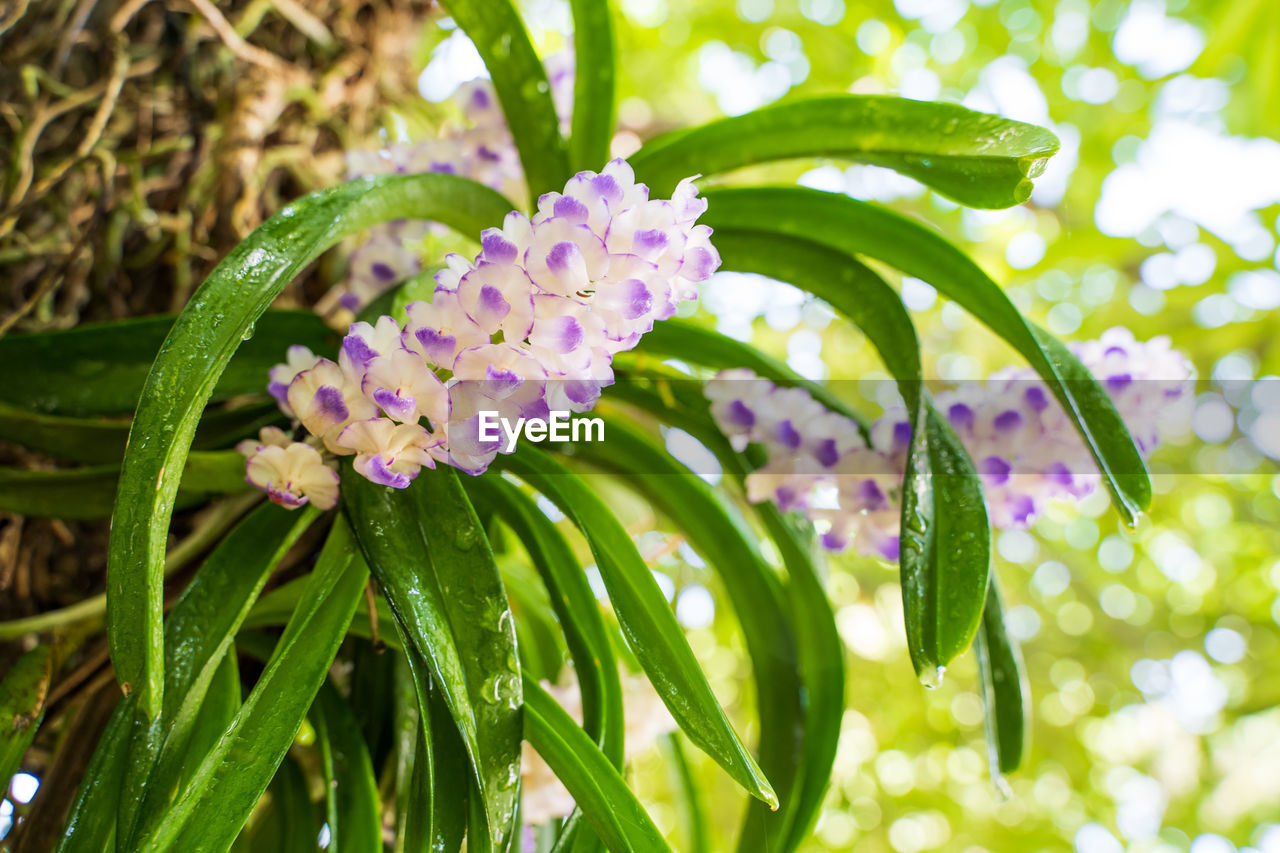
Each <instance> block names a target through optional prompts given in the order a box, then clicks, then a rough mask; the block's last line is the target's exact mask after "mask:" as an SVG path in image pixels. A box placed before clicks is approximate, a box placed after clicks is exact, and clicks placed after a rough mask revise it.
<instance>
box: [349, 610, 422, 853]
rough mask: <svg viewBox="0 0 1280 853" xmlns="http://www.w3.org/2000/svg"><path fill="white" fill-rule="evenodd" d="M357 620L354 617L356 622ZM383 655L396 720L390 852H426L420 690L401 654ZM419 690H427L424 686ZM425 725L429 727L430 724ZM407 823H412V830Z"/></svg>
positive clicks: (396, 627) (399, 632)
mask: <svg viewBox="0 0 1280 853" xmlns="http://www.w3.org/2000/svg"><path fill="white" fill-rule="evenodd" d="M359 618H360V617H359V615H358V614H357V616H356V620H357V621H358V620H359ZM393 624H395V631H396V634H397V635H399V634H401V633H402V629H401V628H400V626H399V624H398V623H393ZM404 645H408V643H405V644H404ZM410 648H412V647H410ZM386 656H387V657H391V658H392V661H393V664H394V669H393V671H392V672H393V681H392V683H391V690H390V691H389V693H390V695H391V710H392V712H393V714H394V720H395V746H394V759H395V764H394V768H395V801H394V802H395V806H396V822H395V827H396V840H395V844H394V846H393V847H392V853H404V851H405V850H411V851H412V850H422V849H425V848H426V847H428V846H429V845H430V843H431V841H430V839H431V805H432V804H431V799H432V798H431V767H430V765H429V764H428V762H430V761H431V755H430V753H429V752H428V751H427V749H428V746H427V745H426V744H425V743H424V740H425V738H426V735H425V733H424V732H423V731H422V727H423V725H424V723H423V719H422V712H421V711H420V710H419V709H418V690H419V687H418V685H417V683H416V682H415V681H414V677H413V673H412V672H411V671H410V669H409V661H408V659H407V658H406V656H405V655H402V654H397V655H386ZM422 689H426V685H423V686H422ZM382 704H385V703H382ZM426 725H430V722H429V721H428V722H427V723H426ZM420 775H421V777H422V780H423V781H422V782H421V784H418V783H417V781H416V780H417V778H418V777H419V776H420ZM410 823H412V824H413V826H412V827H410ZM424 826H425V829H423V827H424ZM410 832H412V834H413V842H414V843H413V845H412V846H410V845H409V844H407V843H406V842H407V841H408V840H409V839H408V838H407V835H408V834H409V833H410Z"/></svg>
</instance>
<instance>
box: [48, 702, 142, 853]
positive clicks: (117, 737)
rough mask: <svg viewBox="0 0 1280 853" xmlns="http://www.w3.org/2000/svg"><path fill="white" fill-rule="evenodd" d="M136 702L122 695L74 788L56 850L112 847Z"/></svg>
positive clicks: (77, 852)
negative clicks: (73, 794)
mask: <svg viewBox="0 0 1280 853" xmlns="http://www.w3.org/2000/svg"><path fill="white" fill-rule="evenodd" d="M137 704H138V703H137V698H136V697H133V696H130V697H127V698H125V699H124V700H122V701H121V702H120V704H119V705H117V706H116V710H115V711H114V712H113V713H112V715H111V719H109V720H108V721H107V727H106V728H105V729H103V732H102V736H101V737H99V738H98V746H97V748H95V749H94V751H93V757H92V758H90V759H89V766H88V767H86V768H85V771H84V776H83V778H82V779H81V780H80V787H79V788H78V789H77V790H76V798H75V800H74V801H73V802H72V804H71V813H70V814H69V815H68V816H67V825H66V828H65V829H64V830H63V833H62V840H61V841H60V842H59V843H58V853H103V851H106V850H111V849H112V847H113V844H112V838H113V837H114V834H115V827H116V806H117V804H118V803H119V800H120V789H121V787H122V784H121V783H122V782H123V781H124V771H125V767H126V766H127V765H128V763H129V736H130V732H131V731H132V725H133V718H134V716H135V715H136V714H137Z"/></svg>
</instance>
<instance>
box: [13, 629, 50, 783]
mask: <svg viewBox="0 0 1280 853" xmlns="http://www.w3.org/2000/svg"><path fill="white" fill-rule="evenodd" d="M52 678H53V647H52V646H36V647H35V648H34V649H32V650H31V651H29V652H27V653H26V654H24V655H23V656H22V657H20V658H18V659H17V660H16V661H15V662H14V664H13V666H11V667H9V671H8V672H6V673H5V675H4V680H3V681H0V782H2V783H3V785H0V790H5V791H7V790H9V779H10V778H12V776H13V774H14V773H16V772H17V771H18V767H19V766H20V765H21V763H22V756H24V755H26V752H27V747H29V746H31V741H32V739H33V738H34V737H35V736H36V730H37V729H38V728H40V721H41V720H43V719H44V702H45V697H47V696H48V695H49V682H50V681H51V680H52Z"/></svg>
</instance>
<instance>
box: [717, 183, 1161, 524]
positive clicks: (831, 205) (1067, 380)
mask: <svg viewBox="0 0 1280 853" xmlns="http://www.w3.org/2000/svg"><path fill="white" fill-rule="evenodd" d="M706 195H707V200H708V201H709V202H710V209H709V210H708V212H707V214H706V215H705V217H704V220H703V221H704V222H706V223H707V224H709V225H711V226H713V227H716V228H729V229H732V228H739V229H747V230H759V228H760V226H759V223H761V222H768V223H769V230H771V231H774V232H777V233H780V234H786V235H789V236H792V237H798V238H800V239H805V240H811V241H813V242H815V243H821V244H823V245H826V246H830V247H832V248H834V249H837V250H839V251H842V252H847V253H853V254H859V255H866V256H868V257H872V258H875V259H877V260H880V261H883V262H885V263H887V264H889V265H890V266H893V267H896V268H897V269H899V270H901V271H902V272H904V273H907V274H908V275H912V276H915V277H917V278H921V279H923V280H925V281H927V282H929V283H930V284H932V285H933V286H934V287H936V288H937V289H938V291H939V292H940V293H942V294H943V295H944V296H946V297H947V298H949V299H952V300H954V301H955V302H956V303H957V304H959V305H960V306H962V307H963V308H965V310H967V311H968V312H969V313H971V314H973V316H975V317H976V318H978V319H979V320H980V321H982V322H983V323H984V324H986V325H987V326H988V327H989V328H990V329H991V330H992V331H994V332H995V333H996V334H998V335H999V336H1000V337H1001V338H1003V339H1004V340H1006V341H1007V342H1008V343H1009V344H1010V345H1011V346H1013V348H1014V349H1016V350H1017V351H1018V352H1019V353H1020V354H1021V355H1022V357H1023V358H1025V359H1026V360H1027V361H1028V363H1029V364H1030V365H1031V367H1032V368H1034V369H1035V371H1036V373H1038V374H1040V377H1041V378H1042V379H1043V380H1044V381H1045V384H1046V385H1047V386H1048V387H1049V390H1050V391H1052V392H1053V395H1054V396H1055V397H1057V399H1058V402H1059V403H1061V404H1062V407H1063V409H1064V410H1065V411H1066V413H1067V415H1068V417H1070V418H1071V420H1072V422H1073V423H1074V424H1075V427H1076V430H1077V431H1078V432H1079V434H1080V437H1081V438H1082V439H1084V443H1085V445H1086V446H1087V447H1088V448H1089V452H1090V453H1091V454H1092V455H1093V458H1094V460H1095V461H1096V462H1097V464H1098V469H1099V470H1100V471H1101V472H1102V477H1103V481H1104V482H1105V483H1106V484H1107V488H1108V489H1109V490H1110V492H1111V496H1112V502H1113V503H1114V504H1115V507H1116V509H1117V511H1118V512H1119V513H1120V516H1121V518H1122V519H1123V520H1124V522H1125V523H1126V524H1130V525H1132V524H1133V523H1135V522H1136V520H1137V517H1138V515H1139V514H1140V513H1141V512H1142V510H1144V509H1146V508H1147V506H1149V505H1150V503H1151V481H1150V479H1149V478H1148V476H1147V468H1146V463H1145V462H1143V460H1142V456H1141V454H1139V452H1138V449H1137V447H1136V446H1135V444H1134V442H1133V439H1132V437H1130V435H1129V432H1128V429H1127V428H1126V427H1125V425H1124V421H1123V420H1121V418H1120V415H1119V414H1118V413H1117V412H1116V409H1115V406H1114V405H1112V403H1111V399H1110V398H1109V397H1108V396H1107V393H1106V391H1104V390H1103V389H1102V387H1101V386H1100V385H1099V384H1098V383H1097V381H1096V380H1095V379H1093V377H1092V376H1091V375H1090V374H1089V372H1088V370H1086V369H1085V368H1084V366H1083V365H1082V364H1080V362H1079V360H1078V359H1076V358H1075V357H1074V356H1072V355H1071V354H1070V353H1069V352H1068V351H1067V350H1066V348H1065V347H1063V346H1062V345H1061V344H1060V343H1058V342H1057V341H1055V340H1054V339H1053V337H1052V336H1051V335H1049V334H1048V333H1047V332H1044V331H1042V330H1040V329H1038V328H1036V327H1035V326H1033V325H1032V324H1031V323H1029V322H1028V321H1027V320H1026V319H1025V318H1023V316H1022V314H1021V313H1019V311H1018V309H1017V308H1016V307H1015V306H1014V304H1013V302H1011V301H1010V300H1009V297H1008V295H1007V294H1005V292H1004V291H1003V290H1001V289H1000V287H999V285H997V284H996V283H995V282H994V281H992V280H991V277H990V276H988V275H987V274H986V273H985V272H983V271H982V269H981V268H980V267H979V266H978V265H977V264H975V263H974V262H973V261H972V260H970V259H969V257H968V256H967V255H965V254H964V253H963V252H961V251H960V250H959V249H957V248H956V247H955V246H953V245H952V244H951V243H949V242H947V241H946V240H945V239H943V238H942V237H941V236H939V235H938V234H937V233H936V232H935V231H933V230H932V229H930V228H927V227H925V226H923V225H921V224H919V223H917V222H914V221H912V220H910V219H907V218H906V217H903V216H899V215H898V214H896V213H892V212H890V211H888V210H885V209H884V208H882V207H878V206H876V205H873V204H867V203H865V202H859V201H855V200H853V199H851V198H848V197H847V196H842V195H836V194H834V193H825V192H819V191H817V190H808V189H801V188H796V187H769V188H761V189H727V190H712V191H709V192H708V193H707V194H706Z"/></svg>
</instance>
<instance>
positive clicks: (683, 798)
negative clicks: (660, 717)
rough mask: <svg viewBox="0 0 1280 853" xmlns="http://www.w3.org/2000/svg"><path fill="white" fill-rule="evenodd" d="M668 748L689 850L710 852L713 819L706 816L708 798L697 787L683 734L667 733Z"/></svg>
mask: <svg viewBox="0 0 1280 853" xmlns="http://www.w3.org/2000/svg"><path fill="white" fill-rule="evenodd" d="M666 748H667V753H668V755H669V756H670V760H671V768H672V770H673V771H674V773H673V775H674V776H675V777H676V781H677V784H678V788H679V791H680V816H681V817H682V818H683V821H682V823H683V825H684V826H685V827H687V830H686V831H687V832H688V835H689V847H688V850H689V853H711V822H710V819H709V818H708V816H707V804H706V798H705V797H704V796H703V793H702V789H701V788H699V787H698V780H697V778H696V777H695V776H694V773H693V767H692V766H691V765H690V764H689V758H688V756H687V755H685V752H684V746H683V745H682V744H681V743H680V736H679V735H678V734H676V733H675V732H672V733H671V734H669V735H667V737H666Z"/></svg>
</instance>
